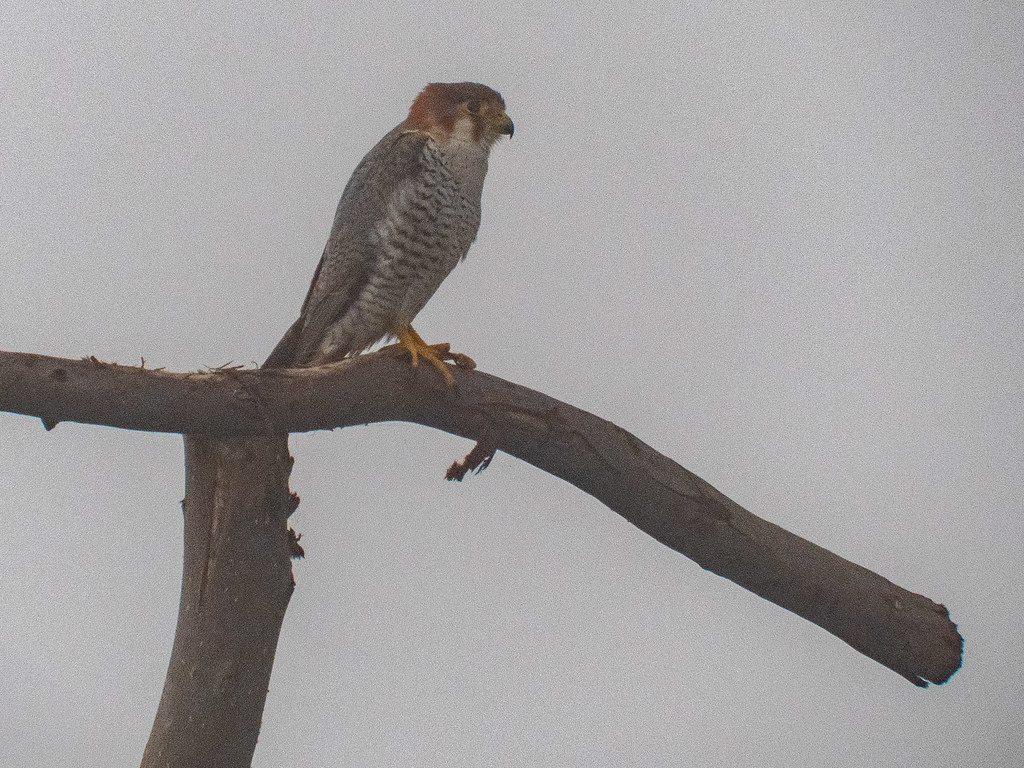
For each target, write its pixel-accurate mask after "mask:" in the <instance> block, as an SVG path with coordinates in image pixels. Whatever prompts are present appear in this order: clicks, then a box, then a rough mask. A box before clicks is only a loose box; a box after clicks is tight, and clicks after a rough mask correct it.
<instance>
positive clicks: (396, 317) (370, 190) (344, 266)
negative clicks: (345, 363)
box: [262, 82, 515, 386]
mask: <svg viewBox="0 0 1024 768" xmlns="http://www.w3.org/2000/svg"><path fill="white" fill-rule="evenodd" d="M514 130H515V126H514V125H513V123H512V120H511V118H509V116H508V115H507V114H506V112H505V101H504V99H502V97H501V94H499V93H498V92H497V91H494V90H492V89H491V88H489V87H487V86H486V85H481V84H480V83H469V82H464V83H430V84H428V85H427V86H426V87H425V88H424V89H423V90H422V91H420V93H419V94H418V95H417V96H416V98H415V100H414V101H413V103H412V106H411V107H410V109H409V114H408V117H406V118H405V120H403V121H402V122H401V123H399V124H398V125H397V126H395V128H393V129H392V130H391V131H389V132H388V133H387V134H386V135H385V136H384V138H382V139H381V140H380V141H379V142H377V144H376V145H375V146H374V147H373V149H371V150H370V151H369V152H368V153H367V155H366V156H365V157H364V158H363V159H362V160H361V161H360V163H359V164H358V165H357V166H356V169H355V170H354V171H353V172H352V176H351V178H350V179H349V181H348V184H347V185H346V186H345V190H344V192H343V193H342V195H341V200H340V201H339V202H338V208H337V211H336V213H335V216H334V224H333V226H332V227H331V232H330V236H329V237H328V239H327V245H326V246H325V247H324V251H323V255H322V256H321V258H320V263H319V265H318V266H317V268H316V272H315V273H314V275H313V281H312V283H311V285H310V287H309V291H308V293H307V294H306V299H305V301H304V302H303V304H302V309H301V311H300V313H299V319H298V320H296V321H295V322H294V323H293V324H292V326H291V327H290V328H289V329H288V331H287V332H286V333H285V335H284V337H283V338H282V339H281V341H280V342H278V344H277V346H275V347H274V350H273V351H272V352H271V354H270V356H269V357H268V358H267V360H266V362H264V364H263V366H262V367H264V368H296V367H309V366H319V365H325V364H327V363H332V362H336V361H339V360H342V359H344V358H346V357H350V356H353V355H357V354H359V353H361V352H363V351H365V350H366V349H368V348H369V347H371V346H373V345H374V344H376V343H377V342H378V341H380V340H381V339H384V338H388V337H392V338H396V339H397V340H398V343H399V344H400V345H401V346H402V347H404V348H405V349H406V350H407V351H408V353H409V356H410V357H411V361H412V365H414V366H415V365H417V363H418V360H419V358H421V357H422V358H423V359H425V360H427V361H429V362H430V363H431V364H433V365H434V366H435V367H436V368H437V369H438V370H439V371H440V372H441V374H442V376H443V377H444V380H445V382H446V383H447V384H448V385H449V386H450V385H451V384H452V382H453V377H452V374H451V371H450V370H449V366H448V365H446V364H445V363H444V361H443V360H442V357H447V358H448V359H458V358H460V357H464V356H458V355H454V356H453V355H451V354H449V353H448V345H447V344H436V345H431V344H427V343H426V342H425V341H423V339H422V338H421V337H420V335H419V334H418V333H417V332H416V331H415V330H414V329H413V327H412V321H413V320H414V319H415V317H416V315H417V314H418V313H419V311H420V310H421V309H423V307H424V306H425V305H426V303H427V302H428V301H429V300H430V297H431V296H433V295H434V292H435V291H436V290H437V289H438V287H439V286H440V285H441V283H442V281H443V280H444V279H445V278H446V277H447V276H448V274H449V273H450V272H451V271H452V269H454V268H455V265H456V264H458V263H459V262H460V261H462V260H463V259H464V258H465V257H466V254H467V253H468V252H469V247H470V245H472V243H473V241H474V240H475V239H476V234H477V230H478V229H479V227H480V198H481V194H482V192H483V185H484V177H485V176H486V174H487V161H488V157H489V155H490V151H491V147H492V146H494V144H495V143H496V142H497V141H498V139H500V138H501V137H502V136H508V137H509V138H511V137H512V134H513V132H514ZM466 360H468V358H466ZM470 363H471V361H470Z"/></svg>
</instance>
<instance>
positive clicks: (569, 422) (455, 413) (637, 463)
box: [0, 350, 963, 686]
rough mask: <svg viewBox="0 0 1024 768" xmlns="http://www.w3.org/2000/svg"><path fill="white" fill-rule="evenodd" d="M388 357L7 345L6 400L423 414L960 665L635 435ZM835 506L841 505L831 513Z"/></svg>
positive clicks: (882, 646) (932, 625) (920, 651)
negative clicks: (223, 367) (446, 379)
mask: <svg viewBox="0 0 1024 768" xmlns="http://www.w3.org/2000/svg"><path fill="white" fill-rule="evenodd" d="M452 373H453V374H454V376H455V385H454V386H453V387H451V388H448V387H445V386H444V384H443V383H442V382H441V379H440V376H438V375H437V371H434V370H430V369H428V366H421V367H420V368H412V367H411V366H410V365H409V364H408V361H407V358H398V357H396V356H395V355H394V354H391V353H390V352H389V351H388V350H382V351H381V352H378V353H376V354H374V355H363V356H360V357H357V358H355V359H353V360H350V361H346V362H344V363H341V364H337V365H333V366H327V367H324V368H318V369H303V370H264V371H259V370H251V371H229V372H206V373H194V374H172V373H165V372H153V371H143V370H141V369H138V368H128V367H122V366H111V365H108V364H105V363H101V362H99V361H92V360H87V361H71V360H61V359H58V358H47V357H41V356H36V355H17V354H13V353H0V409H3V410H8V411H14V412H17V413H26V414H30V415H34V416H38V417H40V418H42V419H43V420H44V424H47V425H50V426H52V425H53V424H55V423H57V422H59V421H61V420H72V421H81V422H87V423H93V424H107V425H110V426H117V427H123V428H127V429H142V430H152V431H162V432H187V433H205V434H209V435H215V436H229V435H257V434H269V433H275V432H276V433H286V432H301V431H308V430H314V429H332V428H335V427H344V426H350V425H354V424H366V423H370V422H377V421H396V420H401V421H411V422H415V423H419V424H424V425H426V426H430V427H435V428H437V429H442V430H445V431H447V432H451V433H453V434H457V435H462V436H463V437H469V438H473V439H476V440H478V441H480V442H482V443H483V444H484V445H485V446H487V448H488V449H491V448H494V449H497V450H501V451H504V452H506V453H509V454H511V455H513V456H517V457H519V458H521V459H523V460H524V461H527V462H529V463H531V464H533V465H534V466H537V467H539V468H540V469H543V470H545V471H547V472H550V473H551V474H553V475H556V476H557V477H561V478H563V479H564V480H566V481H568V482H570V483H572V484H573V485H575V486H576V487H578V488H580V489H581V490H583V491H585V492H587V493H589V494H591V495H593V496H594V497H596V498H597V499H599V500H600V501H602V502H604V503H605V504H607V505H608V506H609V507H610V508H611V509H613V510H615V511H616V512H618V513H619V514H620V515H622V516H623V517H625V518H626V519H627V520H629V521H630V522H631V523H633V524H634V525H636V526H637V527H638V528H640V529H641V530H643V531H644V532H646V533H648V534H649V535H651V536H653V537H654V538H656V539H657V540H658V541H661V542H663V543H664V544H666V545H667V546H669V547H671V548H672V549H674V550H676V551H678V552H681V553H682V554H684V555H686V556H687V557H689V558H691V559H693V560H694V561H696V562H697V563H698V564H699V565H700V566H701V567H703V568H706V569H707V570H710V571H712V572H714V573H717V574H719V575H720V576H723V577H725V578H727V579H730V580H732V581H734V582H735V583H737V584H739V585H740V586H743V587H745V588H746V589H749V590H751V591H752V592H754V593H756V594H758V595H760V596H761V597H764V598H765V599H767V600H770V601H772V602H774V603H776V604H777V605H780V606H782V607H783V608H786V609H787V610H790V611H792V612H794V613H796V614H798V615H800V616H803V617H804V618H806V619H808V620H809V621H812V622H814V623H815V624H817V625H818V626H820V627H822V628H823V629H826V630H827V631H829V632H831V633H832V634H834V635H835V636H836V637H839V638H840V639H842V640H843V641H845V642H846V643H848V644H849V645H850V646H852V647H853V648H855V649H856V650H858V651H860V652H861V653H863V654H865V655H867V656H869V657H870V658H873V659H875V660H876V661H878V662H879V663H881V664H884V665H885V666H886V667H888V668H890V669H892V670H893V671H895V672H896V673H898V674H900V675H902V676H903V677H905V678H906V679H907V680H909V681H910V682H912V683H913V684H914V685H918V686H926V685H927V684H928V683H929V682H932V683H942V682H945V681H946V680H947V679H949V677H950V676H951V675H952V674H953V673H954V672H955V671H956V670H957V669H958V668H959V666H960V659H961V652H962V647H963V640H962V638H961V637H960V634H959V633H958V632H957V629H956V625H955V624H953V622H952V621H950V619H949V614H948V612H947V611H946V609H945V607H944V606H942V605H939V604H937V603H935V602H933V601H931V600H929V599H928V598H926V597H923V596H922V595H919V594H916V593H914V592H911V591H909V590H906V589H903V588H902V587H899V586H897V585H895V584H893V583H892V582H890V581H888V580H887V579H885V578H883V577H882V576H879V575H878V574H876V573H873V572H871V571H869V570H867V569H866V568H863V567H861V566H859V565H856V564H855V563H852V562H850V561H848V560H845V559H843V558H841V557H839V556H838V555H835V554H833V553H832V552H829V551H828V550H826V549H823V548H822V547H819V546H817V545H816V544H813V543H811V542H809V541H807V540H806V539H803V538H801V537H799V536H796V535H795V534H792V533H790V532H788V531H786V530H784V529H782V528H780V527H779V526H777V525H774V524H772V523H770V522H768V521H765V520H762V519H761V518H759V517H757V516H755V515H753V514H751V513H750V512H748V511H747V510H745V509H743V508H742V507H740V506H739V505H738V504H736V503H735V502H733V501H732V500H731V499H729V498H727V497H726V496H725V495H723V494H722V493H720V492H719V491H717V490H715V489H714V488H712V487H711V486H710V485H708V484H707V483H706V482H704V481H703V480H701V479H700V478H699V477H697V476H696V475H694V474H692V473H691V472H688V471H687V470H686V469H684V468H683V467H681V466H680V465H679V464H677V463H676V462H674V461H672V460H671V459H669V458H667V457H666V456H663V455H662V454H660V453H658V452H657V451H655V450H654V449H653V448H651V447H650V446H648V445H646V444H645V443H643V442H642V441H640V440H639V439H638V438H636V437H635V436H634V435H632V434H630V433H629V432H627V431H625V430H623V429H621V428H619V427H617V426H615V425H614V424H612V423H610V422H608V421H605V420H604V419H601V418H598V417H597V416H594V415H593V414H590V413H587V412H586V411H582V410H580V409H578V408H574V407H573V406H571V405H568V404H566V403H562V402H560V401H558V400H555V399H553V398H551V397H548V396H547V395H544V394H542V393H540V392H535V391H533V390H530V389H527V388H526V387H521V386H518V385H516V384H513V383H511V382H508V381H504V380H502V379H499V378H496V377H494V376H489V375H487V374H485V373H480V372H477V371H465V370H457V369H452ZM825 514H827V513H825Z"/></svg>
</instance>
